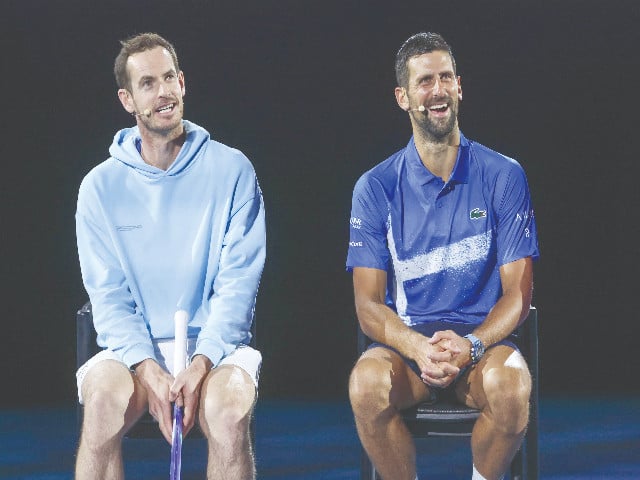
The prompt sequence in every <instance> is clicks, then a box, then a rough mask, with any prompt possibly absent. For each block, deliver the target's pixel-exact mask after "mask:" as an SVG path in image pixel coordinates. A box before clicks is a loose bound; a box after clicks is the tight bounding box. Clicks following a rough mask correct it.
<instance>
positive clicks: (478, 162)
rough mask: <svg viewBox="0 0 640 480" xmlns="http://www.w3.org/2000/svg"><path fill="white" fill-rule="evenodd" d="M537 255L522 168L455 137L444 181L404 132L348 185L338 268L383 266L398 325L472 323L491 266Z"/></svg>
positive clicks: (495, 288)
mask: <svg viewBox="0 0 640 480" xmlns="http://www.w3.org/2000/svg"><path fill="white" fill-rule="evenodd" d="M538 256H539V252H538V241H537V236H536V225H535V218H534V215H533V208H532V206H531V198H530V195H529V187H528V185H527V179H526V176H525V173H524V170H523V169H522V167H521V166H520V164H518V162H516V161H515V160H513V159H511V158H508V157H506V156H504V155H501V154H499V153H497V152H494V151H492V150H490V149H488V148H486V147H484V146H482V145H480V144H478V143H475V142H472V141H469V140H467V139H466V138H465V137H464V136H463V135H462V134H461V138H460V148H459V149H458V158H457V160H456V164H455V166H454V168H453V172H452V174H451V177H450V179H449V181H448V182H447V183H444V182H443V180H442V179H441V178H440V177H436V176H435V175H433V174H432V173H431V172H430V171H429V170H428V169H427V168H426V167H425V166H424V164H423V163H422V161H421V159H420V156H419V155H418V151H417V149H416V146H415V143H414V139H413V138H411V140H410V141H409V144H408V145H407V146H406V147H405V148H403V149H402V150H400V151H399V152H396V153H395V154H393V155H392V156H391V157H389V158H388V159H386V160H385V161H384V162H382V163H380V164H378V165H377V166H375V167H374V168H372V169H371V170H369V171H368V172H366V173H365V174H364V175H362V177H360V179H359V180H358V182H357V183H356V185H355V187H354V191H353V202H352V209H351V219H350V239H349V250H348V255H347V269H348V270H352V269H353V268H354V267H368V268H377V269H380V270H385V271H386V272H387V281H388V285H387V298H386V303H387V305H388V306H389V307H391V308H393V309H394V310H395V311H396V312H397V313H398V315H399V316H400V318H402V320H403V321H404V322H405V323H406V324H407V325H416V324H420V323H425V322H430V321H436V320H444V321H449V322H455V323H463V324H474V325H475V324H479V323H482V321H483V320H484V319H485V317H486V316H487V314H488V313H489V310H490V309H491V308H492V307H493V306H494V305H495V303H496V302H497V301H498V298H499V297H500V296H501V294H502V288H501V283H500V272H499V268H500V266H501V265H504V264H506V263H510V262H513V261H515V260H519V259H521V258H525V257H532V258H533V259H537V258H538Z"/></svg>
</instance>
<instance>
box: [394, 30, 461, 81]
mask: <svg viewBox="0 0 640 480" xmlns="http://www.w3.org/2000/svg"><path fill="white" fill-rule="evenodd" d="M436 50H442V51H444V52H447V53H448V54H449V56H450V57H451V63H452V64H453V73H454V74H455V73H456V60H455V58H453V52H452V51H451V47H450V46H449V44H448V43H447V42H446V41H445V39H444V38H442V35H440V34H439V33H433V32H421V33H416V34H415V35H412V36H411V37H409V38H408V39H407V40H405V42H404V43H403V44H402V46H401V47H400V50H398V53H397V54H396V81H397V82H398V86H400V87H407V84H408V83H409V69H408V67H407V62H408V61H409V59H410V58H412V57H416V56H418V55H423V54H425V53H431V52H433V51H436Z"/></svg>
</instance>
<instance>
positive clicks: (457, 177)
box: [405, 132, 471, 186]
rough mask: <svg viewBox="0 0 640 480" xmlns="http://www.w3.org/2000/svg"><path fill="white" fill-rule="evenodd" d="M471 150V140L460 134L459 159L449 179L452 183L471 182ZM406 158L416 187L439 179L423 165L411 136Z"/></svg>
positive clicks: (411, 179)
mask: <svg viewBox="0 0 640 480" xmlns="http://www.w3.org/2000/svg"><path fill="white" fill-rule="evenodd" d="M470 150H471V149H470V143H469V140H467V138H466V137H465V136H464V135H463V134H462V132H460V148H458V158H457V159H456V164H455V166H454V167H453V172H452V173H451V178H450V179H449V182H450V183H451V182H454V183H467V182H468V181H469V161H470ZM405 158H406V162H407V166H408V169H409V178H410V181H412V182H415V183H416V185H419V186H422V185H426V184H427V183H430V182H432V181H434V180H436V179H438V178H439V177H436V176H435V175H434V174H433V173H431V172H430V171H429V169H428V168H427V167H425V166H424V164H423V163H422V160H421V159H420V155H418V149H417V148H416V142H415V139H414V137H413V136H411V139H410V140H409V143H408V144H407V148H406V149H405Z"/></svg>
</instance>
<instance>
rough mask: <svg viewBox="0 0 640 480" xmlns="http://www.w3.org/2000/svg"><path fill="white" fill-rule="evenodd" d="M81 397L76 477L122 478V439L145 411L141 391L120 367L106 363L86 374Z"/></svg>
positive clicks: (131, 377)
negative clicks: (82, 409) (82, 407)
mask: <svg viewBox="0 0 640 480" xmlns="http://www.w3.org/2000/svg"><path fill="white" fill-rule="evenodd" d="M82 396H83V398H84V418H83V422H82V432H81V435H80V446H79V447H78V455H77V458H76V469H75V478H76V480H92V479H109V480H120V479H123V478H124V468H123V465H122V438H123V436H124V434H125V432H126V431H127V430H128V429H129V428H131V426H132V425H133V424H134V423H135V422H136V420H137V419H138V418H140V416H141V415H142V414H143V413H144V412H145V410H146V395H145V393H144V389H143V388H142V387H141V386H140V385H139V384H138V383H137V380H135V377H134V376H133V375H132V374H131V373H130V372H129V370H128V369H127V368H126V367H125V366H124V365H123V364H121V363H119V362H116V361H113V360H105V361H103V362H100V363H98V364H96V365H94V366H93V367H92V368H91V369H90V370H89V371H88V372H87V376H86V377H85V380H84V382H83V384H82Z"/></svg>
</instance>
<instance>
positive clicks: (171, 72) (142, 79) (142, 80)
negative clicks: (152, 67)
mask: <svg viewBox="0 0 640 480" xmlns="http://www.w3.org/2000/svg"><path fill="white" fill-rule="evenodd" d="M167 75H177V74H176V71H175V69H173V68H170V69H169V70H167V71H166V72H164V73H163V74H162V77H166V76H167ZM153 79H154V76H153V75H143V76H142V77H140V80H138V85H142V84H143V83H145V82H146V81H147V80H153Z"/></svg>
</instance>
